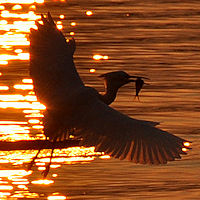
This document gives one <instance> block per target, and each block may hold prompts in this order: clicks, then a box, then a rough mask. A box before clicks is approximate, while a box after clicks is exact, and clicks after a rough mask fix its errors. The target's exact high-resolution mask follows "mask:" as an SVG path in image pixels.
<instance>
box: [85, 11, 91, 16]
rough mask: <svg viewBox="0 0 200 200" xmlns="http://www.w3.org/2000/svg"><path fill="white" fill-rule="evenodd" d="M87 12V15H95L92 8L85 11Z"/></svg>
mask: <svg viewBox="0 0 200 200" xmlns="http://www.w3.org/2000/svg"><path fill="white" fill-rule="evenodd" d="M85 14H86V15H87V16H91V15H93V12H92V11H91V10H87V11H86V12H85Z"/></svg>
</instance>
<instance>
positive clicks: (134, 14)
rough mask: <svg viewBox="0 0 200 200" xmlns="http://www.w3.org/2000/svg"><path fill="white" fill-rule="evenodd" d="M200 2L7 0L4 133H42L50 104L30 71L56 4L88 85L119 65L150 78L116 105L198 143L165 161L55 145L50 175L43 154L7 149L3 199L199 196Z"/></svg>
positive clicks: (2, 14) (1, 46) (2, 37)
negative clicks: (37, 37) (41, 98)
mask: <svg viewBox="0 0 200 200" xmlns="http://www.w3.org/2000/svg"><path fill="white" fill-rule="evenodd" d="M199 8H200V2H199V1H198V0H191V1H186V0H182V1H179V0H170V1H169V0H150V1H147V0H142V1H133V0H132V1H130V0H101V1H100V0H99V1H96V0H88V1H82V0H68V1H65V0H15V1H14V0H0V139H1V140H2V141H18V140H34V139H44V136H43V134H42V128H43V126H42V123H41V119H42V117H43V115H42V111H43V110H45V106H44V105H42V104H40V103H39V102H37V99H36V97H35V96H34V92H33V85H32V80H31V79H30V77H29V70H28V66H29V61H28V60H29V51H28V49H29V37H28V34H29V30H30V28H31V27H35V25H34V21H35V20H37V19H38V20H40V14H41V13H47V11H50V12H51V13H52V15H53V17H54V19H55V21H56V22H57V26H58V28H59V29H62V31H63V32H64V34H65V35H66V37H68V38H69V37H72V36H73V37H75V39H76V43H77V50H76V53H75V62H76V66H77V69H78V72H79V73H80V76H81V77H82V79H83V80H84V82H85V83H86V84H87V85H89V86H93V87H95V88H96V89H98V91H103V90H104V86H103V81H102V80H101V79H99V78H98V76H99V75H100V74H102V73H105V72H110V71H114V70H125V71H126V72H128V73H129V74H131V75H143V76H144V75H145V76H147V77H149V78H150V80H149V81H147V82H148V84H149V85H145V87H144V89H143V90H142V92H141V96H140V101H138V100H134V93H135V92H134V85H131V84H130V85H127V86H124V87H122V88H121V89H120V91H119V94H118V97H117V99H116V101H115V102H114V103H113V104H112V105H111V106H112V107H114V108H115V109H117V110H119V111H121V112H123V113H125V114H128V115H129V116H131V117H135V118H137V119H145V120H153V121H159V122H161V124H160V126H159V127H160V128H162V129H164V130H167V131H170V132H172V133H174V134H176V135H178V136H181V137H184V138H185V139H188V140H190V141H192V142H193V143H192V147H193V150H192V151H190V152H189V154H188V155H187V156H184V157H183V159H182V160H179V161H175V162H171V163H168V164H167V165H165V166H146V165H145V166H144V165H136V164H133V163H129V162H126V161H118V160H115V159H109V157H107V156H102V155H101V154H99V153H96V152H94V148H93V147H91V148H81V147H80V148H79V147H76V148H68V149H63V150H56V151H55V154H54V155H55V158H54V159H53V164H52V165H51V170H50V173H49V175H48V179H47V180H42V179H41V178H42V175H41V171H42V170H44V169H45V163H48V161H49V159H48V157H49V155H50V151H49V150H43V151H42V153H41V155H40V157H39V159H37V160H36V161H37V163H36V166H35V167H34V168H33V170H32V171H27V170H26V169H27V163H29V162H30V161H31V158H32V157H33V156H34V155H35V154H36V151H0V199H12V200H13V199H76V200H82V199H104V200H107V199H113V198H114V199H117V200H122V199H123V200H124V199H176V200H182V199H184V200H185V199H190V200H191V199H192V200H195V199H199V198H200V197H199V196H200V181H199V180H200V175H199V167H200V160H199V157H200V156H199V149H200V127H199V120H200V117H199V115H200V105H199V102H200V101H199V100H200V88H199V84H200V66H199V63H200V34H199V33H200V9H199Z"/></svg>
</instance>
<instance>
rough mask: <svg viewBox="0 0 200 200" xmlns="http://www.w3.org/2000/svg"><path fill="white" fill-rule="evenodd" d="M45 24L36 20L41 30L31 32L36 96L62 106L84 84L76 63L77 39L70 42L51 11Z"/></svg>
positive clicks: (48, 102) (52, 105)
mask: <svg viewBox="0 0 200 200" xmlns="http://www.w3.org/2000/svg"><path fill="white" fill-rule="evenodd" d="M41 18H42V21H43V25H42V24H40V23H39V22H36V25H37V27H38V30H34V29H32V30H31V33H30V74H31V76H32V78H33V82H34V89H35V92H36V95H37V97H38V99H39V101H41V102H42V103H44V104H45V105H46V106H47V107H48V108H50V109H51V108H52V107H56V108H57V107H59V106H61V105H62V104H63V103H64V101H63V98H62V95H60V94H65V101H66V100H67V98H68V99H69V98H70V95H71V93H73V91H72V90H71V88H74V89H75V88H78V87H81V86H82V85H83V82H82V81H81V79H80V77H79V75H78V73H77V71H76V68H75V65H74V62H73V53H74V50H75V41H74V40H73V39H72V40H71V42H67V41H66V39H65V37H64V35H63V34H62V32H61V31H59V30H58V29H57V28H56V25H55V23H54V21H53V19H52V17H51V15H50V13H48V17H47V18H45V17H44V16H43V15H42V17H41Z"/></svg>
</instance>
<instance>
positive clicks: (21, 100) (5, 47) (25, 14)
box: [0, 0, 104, 199]
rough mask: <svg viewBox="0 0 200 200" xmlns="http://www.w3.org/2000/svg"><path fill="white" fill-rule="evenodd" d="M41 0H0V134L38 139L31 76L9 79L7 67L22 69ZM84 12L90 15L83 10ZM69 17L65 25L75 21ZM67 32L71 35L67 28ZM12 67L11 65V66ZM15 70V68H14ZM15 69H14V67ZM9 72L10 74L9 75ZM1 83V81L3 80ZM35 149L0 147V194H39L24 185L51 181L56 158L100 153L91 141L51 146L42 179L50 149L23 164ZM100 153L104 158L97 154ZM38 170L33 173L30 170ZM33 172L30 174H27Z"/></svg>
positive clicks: (81, 158) (38, 109) (86, 158)
mask: <svg viewBox="0 0 200 200" xmlns="http://www.w3.org/2000/svg"><path fill="white" fill-rule="evenodd" d="M43 3H44V1H42V0H35V1H34V0H25V1H23V0H20V1H17V0H9V1H8V0H0V4H1V5H0V33H1V34H0V73H1V74H0V75H1V82H0V112H1V113H2V117H1V119H0V120H1V121H0V140H1V141H12V142H15V141H20V140H35V139H40V140H44V139H45V137H44V135H43V134H42V130H43V125H42V118H43V111H44V110H45V109H46V107H45V105H43V104H41V103H40V102H38V101H37V97H36V96H35V93H34V92H33V81H32V79H30V77H29V76H28V74H27V75H26V76H24V75H23V77H22V78H21V79H20V80H19V78H18V77H17V74H16V80H14V79H13V78H12V81H9V79H8V78H7V77H9V76H10V74H9V73H8V72H7V70H8V71H12V70H15V68H17V67H18V66H20V65H21V64H22V63H24V62H26V66H27V70H28V60H29V51H28V48H29V44H30V42H29V32H30V28H37V27H36V26H35V20H39V19H40V18H41V16H40V15H38V14H36V13H35V10H36V9H37V6H40V4H43ZM87 15H92V13H91V12H88V13H87ZM64 18H65V15H64V13H63V14H60V16H59V20H58V21H57V27H58V29H63V25H62V20H63V19H64ZM76 25H77V24H76V22H75V21H72V22H71V26H72V27H75V26H76ZM69 34H70V35H74V32H73V31H71V32H70V33H69ZM12 67H13V68H14V69H12ZM16 71H17V70H16ZM15 73H16V72H15ZM12 76H13V75H12ZM6 84H7V85H6ZM36 153H37V151H35V150H34V151H31V150H28V151H24V150H19V151H0V164H1V165H2V166H4V165H6V166H5V169H6V168H9V170H5V169H0V198H7V197H10V198H32V199H33V198H39V197H40V196H39V194H37V193H34V192H29V186H30V185H49V184H53V183H54V180H51V179H56V177H57V176H59V174H57V173H53V172H54V171H55V170H56V169H57V168H61V167H62V164H66V165H71V164H75V163H87V162H90V161H93V160H94V159H95V157H96V156H101V155H102V153H97V152H95V151H94V147H89V148H83V147H72V148H68V149H61V150H58V149H56V150H55V151H54V158H53V159H52V164H51V166H50V168H51V171H52V173H53V174H51V172H50V175H49V176H50V179H45V180H43V179H42V175H41V171H43V170H45V166H46V165H47V164H48V163H49V157H50V150H42V151H41V153H40V154H39V157H38V158H37V159H36V163H35V165H34V167H33V171H32V170H31V171H27V170H26V169H27V165H28V164H29V163H30V162H31V160H32V158H33V157H34V156H35V154H36ZM102 159H104V158H103V157H102ZM36 171H37V172H39V173H40V175H39V176H38V177H37V178H33V177H34V176H33V172H36ZM30 176H33V177H30ZM48 199H66V196H63V195H61V194H59V193H53V194H52V195H50V196H49V197H48Z"/></svg>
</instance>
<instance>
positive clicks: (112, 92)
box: [101, 87, 119, 105]
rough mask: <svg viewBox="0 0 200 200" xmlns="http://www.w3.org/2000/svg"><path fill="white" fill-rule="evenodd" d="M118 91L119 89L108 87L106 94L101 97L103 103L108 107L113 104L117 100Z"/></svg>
mask: <svg viewBox="0 0 200 200" xmlns="http://www.w3.org/2000/svg"><path fill="white" fill-rule="evenodd" d="M118 89H119V88H113V87H112V88H110V87H106V88H105V93H104V94H102V95H101V99H102V101H103V102H104V103H105V104H107V105H109V104H111V103H112V102H113V101H114V100H115V98H116V96H117V91H118Z"/></svg>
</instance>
